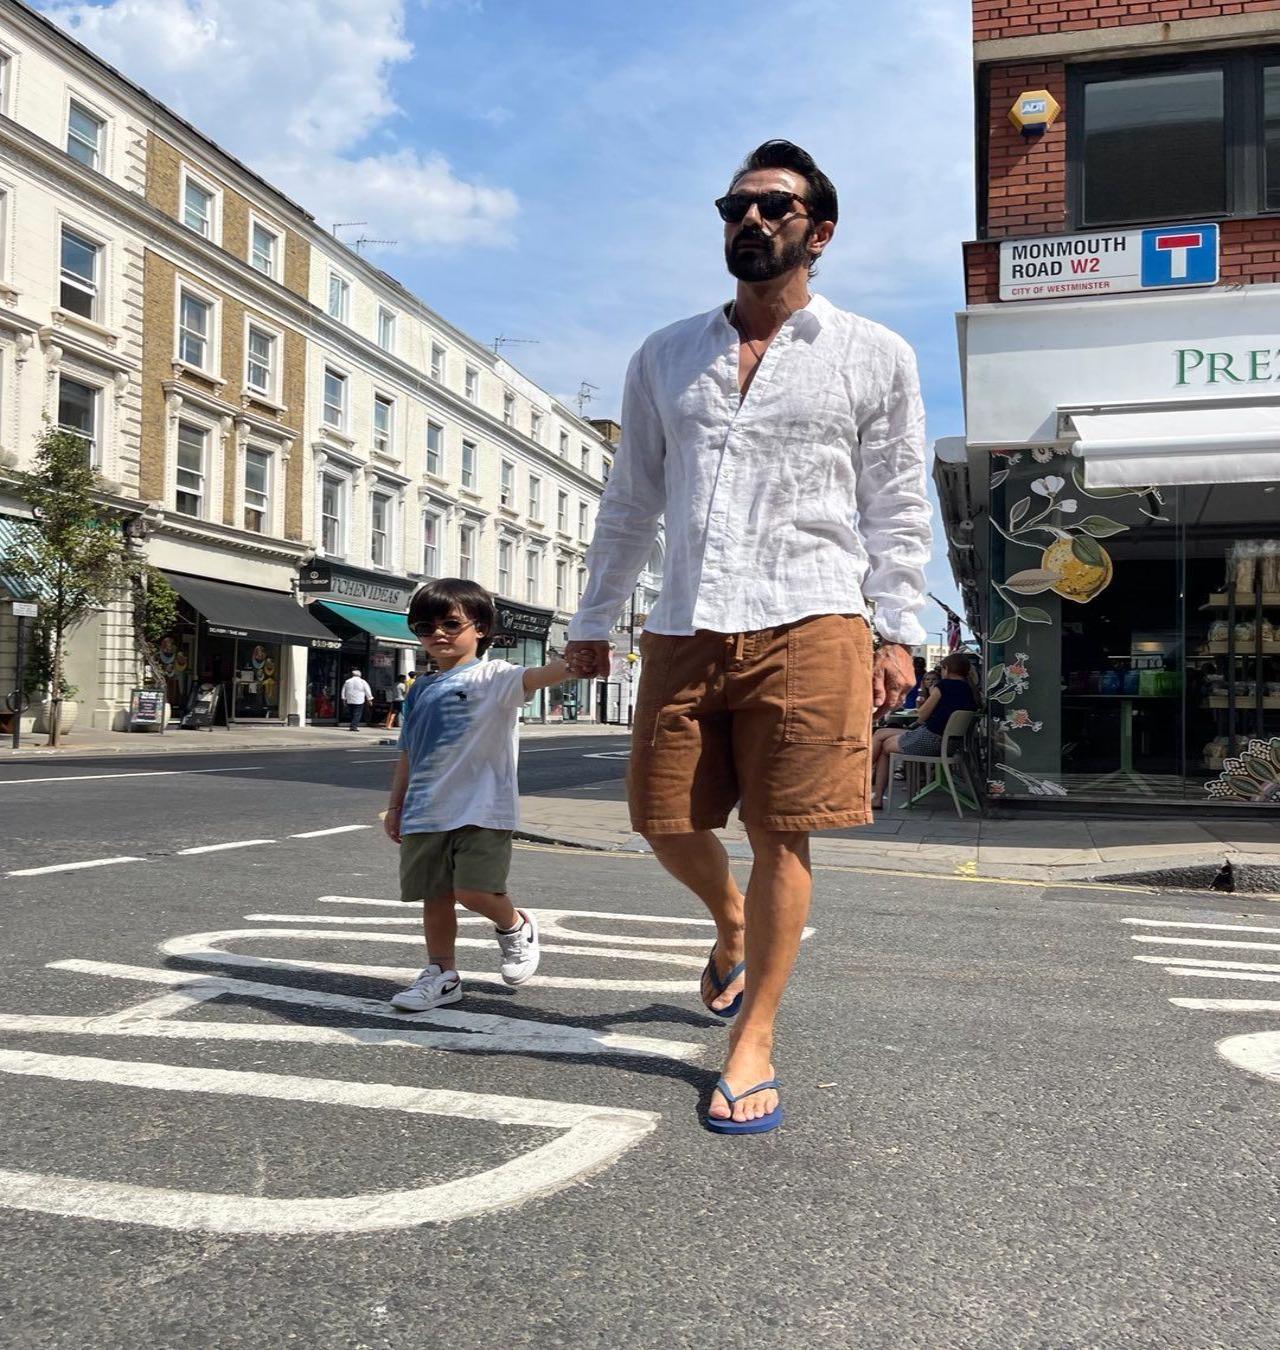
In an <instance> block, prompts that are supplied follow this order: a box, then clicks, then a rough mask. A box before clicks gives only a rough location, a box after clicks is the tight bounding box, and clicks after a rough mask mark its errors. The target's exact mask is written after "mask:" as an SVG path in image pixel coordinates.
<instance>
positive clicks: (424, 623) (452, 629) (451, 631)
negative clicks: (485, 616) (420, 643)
mask: <svg viewBox="0 0 1280 1350" xmlns="http://www.w3.org/2000/svg"><path fill="white" fill-rule="evenodd" d="M474 623H475V620H474V619H468V620H467V621H466V622H465V623H463V621H462V620H461V619H423V620H421V621H420V622H418V623H415V624H411V625H410V627H411V629H412V631H413V633H414V634H415V636H417V637H420V638H424V637H431V636H432V634H433V633H435V631H436V630H437V629H439V630H440V632H442V633H443V634H444V635H445V636H446V637H457V636H458V634H459V633H461V632H462V631H463V630H464V629H466V628H470V627H472V625H473V624H474Z"/></svg>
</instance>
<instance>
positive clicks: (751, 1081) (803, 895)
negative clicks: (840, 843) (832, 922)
mask: <svg viewBox="0 0 1280 1350" xmlns="http://www.w3.org/2000/svg"><path fill="white" fill-rule="evenodd" d="M747 835H748V837H749V838H750V840H751V850H752V852H753V853H754V855H755V862H754V864H753V866H752V868H751V881H750V882H749V883H748V885H747V895H746V920H747V932H746V961H747V992H746V997H745V998H744V999H743V1000H742V1011H741V1012H740V1013H739V1014H738V1020H737V1022H736V1023H735V1024H734V1028H733V1030H732V1032H731V1033H730V1035H729V1058H728V1060H727V1061H726V1063H725V1067H724V1078H725V1081H726V1082H727V1083H728V1084H729V1086H730V1088H732V1089H733V1091H734V1092H743V1091H745V1090H746V1089H747V1088H750V1087H754V1086H755V1085H756V1084H757V1083H762V1082H764V1081H765V1080H766V1079H768V1078H772V1077H773V1024H774V1020H775V1019H776V1018H777V1015H778V1006H779V1004H780V1003H781V1002H782V995H783V993H784V992H785V990H786V987H787V980H788V979H789V978H790V975H791V969H792V967H793V966H794V965H795V961H796V955H797V953H798V952H799V950H800V939H801V936H802V934H803V933H804V925H805V920H806V919H808V917H809V902H810V900H811V898H812V895H813V877H812V875H811V873H810V870H809V836H808V834H806V833H804V832H801V831H786V832H783V831H779V830H753V829H748V831H747ZM777 1104H778V1094H777V1093H776V1092H774V1091H773V1089H772V1088H770V1089H769V1090H768V1091H765V1092H757V1093H755V1094H753V1095H752V1096H750V1097H745V1098H743V1099H742V1100H741V1101H739V1102H737V1103H736V1104H735V1105H734V1106H732V1107H730V1105H729V1103H728V1102H727V1101H725V1099H724V1098H723V1097H722V1096H721V1095H720V1093H718V1092H716V1093H713V1094H712V1097H711V1106H710V1108H709V1113H710V1114H711V1115H712V1116H716V1117H718V1118H720V1119H722V1120H724V1119H728V1118H729V1117H730V1116H732V1117H733V1119H734V1120H756V1119H758V1118H759V1117H760V1116H765V1115H768V1114H769V1112H770V1111H772V1110H773V1109H774V1107H775V1106H777Z"/></svg>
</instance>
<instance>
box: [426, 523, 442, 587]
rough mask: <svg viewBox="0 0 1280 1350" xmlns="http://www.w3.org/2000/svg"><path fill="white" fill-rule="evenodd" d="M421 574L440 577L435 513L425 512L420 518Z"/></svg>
mask: <svg viewBox="0 0 1280 1350" xmlns="http://www.w3.org/2000/svg"><path fill="white" fill-rule="evenodd" d="M422 574H423V576H427V577H438V576H439V575H440V516H439V515H438V514H437V513H436V512H435V511H426V512H424V513H423V516H422Z"/></svg>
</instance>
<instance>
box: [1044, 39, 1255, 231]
mask: <svg viewBox="0 0 1280 1350" xmlns="http://www.w3.org/2000/svg"><path fill="white" fill-rule="evenodd" d="M1268 65H1280V46H1275V45H1271V46H1267V47H1250V48H1241V49H1239V50H1236V51H1225V52H1223V51H1219V52H1216V53H1199V52H1195V53H1187V54H1186V55H1185V56H1155V57H1149V58H1146V59H1138V60H1128V61H1099V62H1096V63H1095V62H1078V63H1075V64H1073V65H1069V66H1068V67H1067V104H1068V107H1073V108H1079V109H1080V110H1081V111H1080V116H1079V117H1073V118H1069V119H1068V121H1067V227H1068V228H1069V229H1071V230H1079V231H1084V232H1088V231H1105V230H1119V229H1137V228H1140V227H1143V226H1151V225H1160V224H1166V223H1168V224H1176V223H1178V222H1180V221H1198V220H1204V221H1214V220H1231V219H1239V218H1245V219H1248V218H1252V217H1255V216H1268V215H1280V206H1275V207H1270V208H1268V206H1267V205H1266V199H1267V184H1266V154H1265V149H1266V147H1265V139H1264V137H1265V120H1264V119H1265V106H1264V102H1265V100H1264V96H1263V93H1264V91H1263V71H1264V69H1265V68H1266V67H1267V66H1268ZM1205 70H1217V71H1221V72H1222V77H1223V101H1222V117H1223V144H1224V153H1225V158H1226V201H1225V204H1224V207H1223V209H1222V210H1221V211H1206V212H1203V213H1198V214H1196V215H1183V216H1169V215H1163V216H1161V215H1149V216H1141V217H1134V218H1132V219H1126V220H1108V221H1105V222H1102V223H1099V222H1096V221H1095V222H1091V223H1086V221H1085V218H1084V207H1085V194H1084V188H1085V155H1084V149H1085V135H1086V125H1085V117H1084V108H1085V99H1086V94H1085V91H1086V89H1087V87H1088V86H1089V85H1091V84H1102V83H1114V82H1116V81H1120V80H1126V79H1128V80H1134V79H1143V78H1145V77H1148V76H1154V75H1180V74H1194V73H1197V72H1200V71H1205Z"/></svg>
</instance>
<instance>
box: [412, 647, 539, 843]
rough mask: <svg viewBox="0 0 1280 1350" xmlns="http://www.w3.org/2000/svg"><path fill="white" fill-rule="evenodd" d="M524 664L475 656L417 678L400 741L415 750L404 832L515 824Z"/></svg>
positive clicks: (502, 827) (503, 827)
mask: <svg viewBox="0 0 1280 1350" xmlns="http://www.w3.org/2000/svg"><path fill="white" fill-rule="evenodd" d="M527 698H528V695H527V694H526V693H525V692H524V667H523V666H513V665H512V664H511V663H510V662H509V661H471V662H469V663H468V664H467V665H464V666H455V667H454V669H453V670H447V671H441V672H440V673H439V674H438V675H423V676H421V677H419V679H417V680H416V681H415V682H414V686H413V688H412V689H411V690H409V697H408V699H407V700H406V702H405V705H404V715H403V724H402V727H401V731H400V748H401V750H403V751H405V753H406V754H407V755H408V756H409V790H408V792H407V793H406V795H405V799H404V810H403V811H402V812H401V824H400V829H401V832H402V833H403V834H428V833H431V832H433V831H436V830H456V829H457V828H458V827H459V826H461V825H482V826H484V827H486V828H487V829H491V830H514V829H515V827H516V824H517V818H518V813H519V796H518V788H517V785H516V761H517V757H518V755H519V732H518V730H517V722H518V714H519V710H520V705H521V704H522V703H524V702H525V700H526V699H527Z"/></svg>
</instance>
